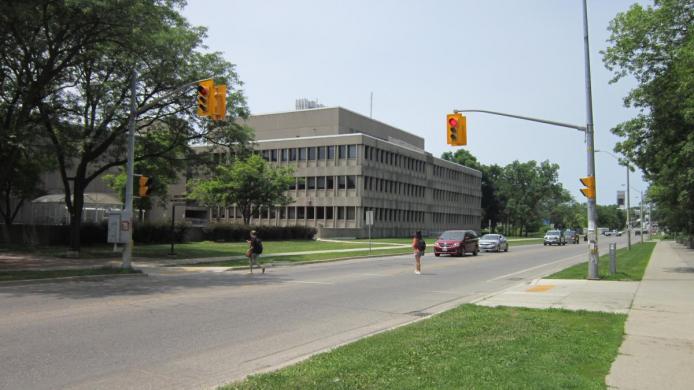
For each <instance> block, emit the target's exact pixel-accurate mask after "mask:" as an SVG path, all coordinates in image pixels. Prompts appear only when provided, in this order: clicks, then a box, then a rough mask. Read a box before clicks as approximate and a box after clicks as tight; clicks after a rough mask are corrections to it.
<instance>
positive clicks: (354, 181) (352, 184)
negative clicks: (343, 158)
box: [347, 176, 357, 190]
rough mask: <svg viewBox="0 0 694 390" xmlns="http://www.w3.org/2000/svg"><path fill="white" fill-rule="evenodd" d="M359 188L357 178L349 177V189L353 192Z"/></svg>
mask: <svg viewBox="0 0 694 390" xmlns="http://www.w3.org/2000/svg"><path fill="white" fill-rule="evenodd" d="M355 188H357V177H356V176H347V189H349V190H352V189H355Z"/></svg>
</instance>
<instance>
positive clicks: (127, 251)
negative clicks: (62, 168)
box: [121, 67, 137, 268]
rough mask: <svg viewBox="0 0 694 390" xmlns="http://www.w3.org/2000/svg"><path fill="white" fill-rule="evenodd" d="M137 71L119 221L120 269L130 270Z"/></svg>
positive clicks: (131, 102)
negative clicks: (122, 223) (122, 228)
mask: <svg viewBox="0 0 694 390" xmlns="http://www.w3.org/2000/svg"><path fill="white" fill-rule="evenodd" d="M136 93H137V70H136V69H135V68H134V67H133V74H132V80H130V120H129V123H128V162H127V165H126V171H127V176H128V178H127V180H126V182H125V210H123V217H122V219H121V221H125V222H126V223H127V226H128V229H127V230H126V231H124V232H121V233H125V236H126V238H127V241H126V243H125V248H123V264H122V265H121V267H122V268H132V265H131V264H130V260H131V258H132V253H133V184H134V183H133V176H134V175H133V172H134V165H135V164H134V161H135V120H136V118H137V100H136V96H135V94H136Z"/></svg>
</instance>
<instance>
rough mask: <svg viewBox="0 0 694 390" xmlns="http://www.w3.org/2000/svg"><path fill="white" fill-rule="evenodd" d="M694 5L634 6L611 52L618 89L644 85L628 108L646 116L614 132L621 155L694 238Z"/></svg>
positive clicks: (665, 1)
mask: <svg viewBox="0 0 694 390" xmlns="http://www.w3.org/2000/svg"><path fill="white" fill-rule="evenodd" d="M693 22H694V2H693V1H692V0H656V1H655V2H654V6H652V7H650V6H649V7H645V8H644V7H643V6H641V5H639V4H635V5H633V6H632V7H631V8H629V10H628V11H626V12H624V13H620V14H618V15H617V16H616V17H615V18H614V20H612V22H611V23H610V27H609V30H610V32H611V36H610V39H609V43H610V47H608V49H607V50H606V51H605V52H604V53H603V54H604V62H605V65H606V66H607V68H608V69H610V70H612V71H614V73H615V77H614V79H613V82H616V81H617V80H619V79H621V78H623V77H625V76H627V75H631V76H633V77H634V78H635V79H636V81H637V82H638V86H637V87H636V88H634V89H633V90H632V91H631V92H630V93H629V94H628V95H627V96H626V98H625V105H626V106H629V107H635V108H638V109H639V114H638V115H637V116H636V117H635V118H633V119H631V120H629V121H626V122H624V123H621V124H619V125H618V126H617V127H615V128H614V129H613V130H612V131H613V133H615V134H617V135H619V136H622V137H624V138H623V140H622V141H621V142H619V143H618V144H617V146H616V148H615V150H616V151H618V152H621V153H623V154H624V155H625V156H626V157H627V158H628V159H629V160H631V161H633V162H634V163H635V164H636V165H637V166H639V167H640V168H641V169H642V170H643V171H644V174H645V176H646V179H647V180H649V181H650V182H651V184H652V186H651V190H650V191H649V197H650V198H651V199H653V200H654V201H655V202H656V203H657V204H658V208H659V209H660V212H661V216H662V217H663V218H664V219H665V221H663V222H665V223H667V224H668V225H669V226H670V227H671V228H673V229H677V230H686V231H688V232H689V233H690V234H692V233H694V164H693V163H692V161H694V34H693V33H692V29H691V27H692V25H693V24H694V23H693Z"/></svg>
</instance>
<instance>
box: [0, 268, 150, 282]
mask: <svg viewBox="0 0 694 390" xmlns="http://www.w3.org/2000/svg"><path fill="white" fill-rule="evenodd" d="M139 273H141V271H139V270H135V269H122V268H112V267H102V268H92V269H59V270H45V271H38V270H37V271H0V282H8V281H15V280H31V279H51V278H66V277H70V276H97V275H126V274H139Z"/></svg>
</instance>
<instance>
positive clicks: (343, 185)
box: [337, 176, 347, 190]
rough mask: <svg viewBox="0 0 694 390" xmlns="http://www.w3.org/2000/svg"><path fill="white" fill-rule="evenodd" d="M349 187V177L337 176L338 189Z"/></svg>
mask: <svg viewBox="0 0 694 390" xmlns="http://www.w3.org/2000/svg"><path fill="white" fill-rule="evenodd" d="M346 187H347V178H346V177H345V176H338V177H337V189H338V190H344V189H345V188H346Z"/></svg>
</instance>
